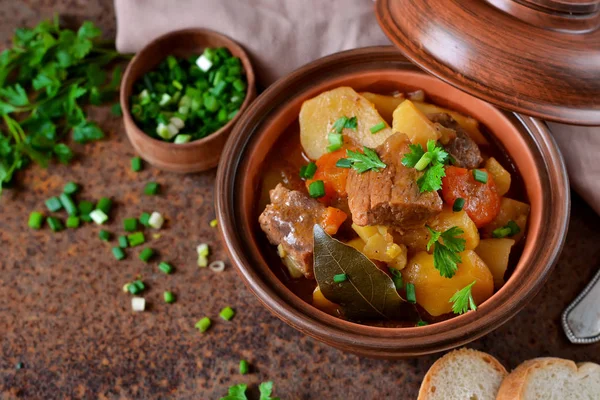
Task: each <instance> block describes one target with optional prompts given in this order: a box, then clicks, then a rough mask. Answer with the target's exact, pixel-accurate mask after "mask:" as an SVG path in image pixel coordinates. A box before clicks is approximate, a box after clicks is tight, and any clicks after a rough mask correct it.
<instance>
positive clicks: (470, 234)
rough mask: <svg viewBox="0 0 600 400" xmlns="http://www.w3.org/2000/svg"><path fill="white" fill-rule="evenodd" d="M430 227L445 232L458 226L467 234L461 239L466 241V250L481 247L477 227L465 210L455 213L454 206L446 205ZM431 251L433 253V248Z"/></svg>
mask: <svg viewBox="0 0 600 400" xmlns="http://www.w3.org/2000/svg"><path fill="white" fill-rule="evenodd" d="M429 226H431V227H432V228H433V229H435V230H436V231H438V232H444V231H446V230H448V229H450V228H452V227H453V226H457V227H459V228H460V229H462V230H463V231H464V232H465V233H464V234H463V235H462V236H461V237H463V238H464V239H465V240H466V243H465V249H466V250H473V249H475V248H476V247H477V245H479V231H478V230H477V226H476V225H475V223H474V222H473V221H472V220H471V218H469V215H468V214H467V213H466V212H465V211H464V210H461V211H458V212H454V211H452V206H449V205H448V204H444V208H443V209H442V212H441V213H439V214H438V215H436V216H435V217H433V218H432V219H431V220H430V221H429ZM431 251H432V252H433V247H432V248H431Z"/></svg>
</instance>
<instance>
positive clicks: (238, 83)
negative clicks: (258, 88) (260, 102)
mask: <svg viewBox="0 0 600 400" xmlns="http://www.w3.org/2000/svg"><path fill="white" fill-rule="evenodd" d="M233 87H234V88H235V90H237V91H238V92H243V91H244V90H246V82H244V81H242V80H241V79H236V80H235V81H233Z"/></svg>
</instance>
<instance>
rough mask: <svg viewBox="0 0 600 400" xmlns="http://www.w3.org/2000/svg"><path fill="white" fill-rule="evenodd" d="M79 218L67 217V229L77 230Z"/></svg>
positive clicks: (74, 216)
mask: <svg viewBox="0 0 600 400" xmlns="http://www.w3.org/2000/svg"><path fill="white" fill-rule="evenodd" d="M79 223H80V221H79V217H78V216H76V215H69V217H68V218H67V228H70V229H76V228H79Z"/></svg>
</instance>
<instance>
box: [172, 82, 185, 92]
mask: <svg viewBox="0 0 600 400" xmlns="http://www.w3.org/2000/svg"><path fill="white" fill-rule="evenodd" d="M171 84H172V85H173V86H174V87H175V89H177V90H181V89H183V85H182V84H181V83H179V81H177V80H174V81H173V82H171Z"/></svg>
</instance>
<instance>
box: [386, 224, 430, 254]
mask: <svg viewBox="0 0 600 400" xmlns="http://www.w3.org/2000/svg"><path fill="white" fill-rule="evenodd" d="M393 235H394V242H396V243H401V244H404V245H405V246H406V247H407V248H408V251H409V253H411V254H414V253H417V252H419V251H426V250H427V242H428V241H429V237H430V234H429V231H428V230H427V228H425V227H424V226H421V227H416V228H411V229H408V230H406V231H403V232H399V231H394V232H393Z"/></svg>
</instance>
